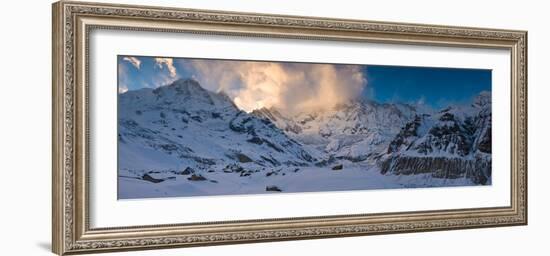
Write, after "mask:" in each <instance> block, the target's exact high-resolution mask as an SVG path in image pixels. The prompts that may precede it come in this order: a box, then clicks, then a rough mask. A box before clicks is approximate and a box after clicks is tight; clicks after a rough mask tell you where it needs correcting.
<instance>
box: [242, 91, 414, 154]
mask: <svg viewBox="0 0 550 256" xmlns="http://www.w3.org/2000/svg"><path fill="white" fill-rule="evenodd" d="M416 113H417V110H416V108H415V107H413V106H411V105H407V104H379V103H376V102H373V101H352V102H349V103H348V104H341V105H338V106H336V107H334V108H332V109H329V110H325V111H322V112H312V113H308V112H304V113H298V114H293V115H283V114H281V112H280V111H278V110H277V109H275V108H269V109H267V108H262V109H259V110H255V111H253V112H252V114H253V115H255V116H258V117H261V118H264V119H267V120H270V121H271V122H273V123H274V124H275V125H276V126H277V127H279V128H280V129H282V130H283V131H285V133H286V134H288V135H289V136H290V137H292V138H294V139H295V140H297V141H300V142H301V143H302V144H304V145H306V146H308V148H309V149H310V150H314V151H317V152H318V153H317V154H320V155H324V156H325V159H324V160H325V161H329V162H334V161H336V160H338V159H341V160H342V159H345V160H349V161H352V162H360V161H365V160H373V159H374V158H376V157H377V156H378V155H379V153H380V152H382V151H384V149H385V148H386V147H387V145H388V143H389V142H390V141H391V140H392V139H393V137H394V136H395V135H396V134H397V133H398V132H399V129H400V127H402V126H403V125H405V124H406V123H407V122H409V121H410V120H411V119H412V118H413V117H414V115H415V114H416Z"/></svg>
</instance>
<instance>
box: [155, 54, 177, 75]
mask: <svg viewBox="0 0 550 256" xmlns="http://www.w3.org/2000/svg"><path fill="white" fill-rule="evenodd" d="M155 63H156V67H158V68H160V69H163V65H164V66H166V68H167V69H168V71H169V72H170V76H171V77H172V78H175V77H176V76H177V71H176V68H175V67H174V60H173V59H172V58H155Z"/></svg>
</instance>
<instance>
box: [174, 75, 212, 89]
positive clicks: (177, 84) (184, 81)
mask: <svg viewBox="0 0 550 256" xmlns="http://www.w3.org/2000/svg"><path fill="white" fill-rule="evenodd" d="M169 87H174V88H176V89H178V88H179V89H184V88H193V89H200V90H203V89H204V88H202V86H201V85H200V83H199V82H198V81H197V80H195V79H193V78H180V79H178V80H176V81H174V82H172V83H171V84H170V85H169Z"/></svg>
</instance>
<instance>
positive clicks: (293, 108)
mask: <svg viewBox="0 0 550 256" xmlns="http://www.w3.org/2000/svg"><path fill="white" fill-rule="evenodd" d="M180 63H181V64H182V65H183V66H184V68H186V69H188V70H191V71H192V73H194V74H195V79H197V80H198V81H199V82H200V83H201V85H202V86H203V87H205V88H207V89H209V90H213V91H225V92H226V93H227V94H228V95H229V96H230V97H232V98H233V100H234V102H235V104H236V105H237V106H239V108H241V109H243V110H245V111H252V110H254V109H257V108H261V107H276V108H278V109H280V110H282V111H288V112H299V111H302V110H322V109H327V108H331V107H334V106H335V105H337V104H340V103H346V102H347V101H348V100H350V99H352V98H355V97H357V96H359V95H361V92H362V90H363V89H364V88H365V86H366V83H367V81H366V78H365V77H364V73H363V72H362V71H361V69H360V67H359V66H357V65H332V64H306V63H276V62H254V61H222V60H189V61H188V60H185V61H182V62H180Z"/></svg>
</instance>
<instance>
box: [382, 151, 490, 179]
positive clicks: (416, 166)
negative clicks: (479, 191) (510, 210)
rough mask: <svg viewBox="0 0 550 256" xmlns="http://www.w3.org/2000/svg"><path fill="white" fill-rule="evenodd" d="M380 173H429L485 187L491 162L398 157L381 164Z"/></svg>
mask: <svg viewBox="0 0 550 256" xmlns="http://www.w3.org/2000/svg"><path fill="white" fill-rule="evenodd" d="M381 172H382V173H383V174H386V173H388V172H390V173H391V174H394V175H415V174H423V173H431V175H432V177H434V178H444V179H457V178H467V179H470V180H472V181H473V182H474V183H476V184H482V185H485V184H487V182H488V180H489V178H490V177H491V161H490V159H487V158H483V157H475V158H473V159H463V158H448V157H410V156H404V157H400V156H398V157H395V158H393V159H387V160H386V161H384V162H382V164H381Z"/></svg>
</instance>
